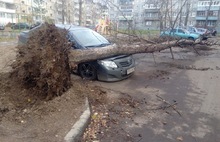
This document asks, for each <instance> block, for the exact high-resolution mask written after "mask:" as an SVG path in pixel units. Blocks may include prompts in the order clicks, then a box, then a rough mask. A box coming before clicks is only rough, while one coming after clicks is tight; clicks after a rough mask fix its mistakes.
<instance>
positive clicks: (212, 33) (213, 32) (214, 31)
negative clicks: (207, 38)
mask: <svg viewBox="0 0 220 142" xmlns="http://www.w3.org/2000/svg"><path fill="white" fill-rule="evenodd" d="M209 31H210V34H211V35H212V36H216V35H217V31H216V30H215V29H209Z"/></svg>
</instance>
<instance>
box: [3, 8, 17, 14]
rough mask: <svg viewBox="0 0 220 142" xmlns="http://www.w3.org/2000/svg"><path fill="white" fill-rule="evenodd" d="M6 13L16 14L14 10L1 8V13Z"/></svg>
mask: <svg viewBox="0 0 220 142" xmlns="http://www.w3.org/2000/svg"><path fill="white" fill-rule="evenodd" d="M1 11H2V12H5V13H15V10H14V9H6V8H0V12H1Z"/></svg>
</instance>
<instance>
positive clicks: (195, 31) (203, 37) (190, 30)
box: [186, 27, 211, 40]
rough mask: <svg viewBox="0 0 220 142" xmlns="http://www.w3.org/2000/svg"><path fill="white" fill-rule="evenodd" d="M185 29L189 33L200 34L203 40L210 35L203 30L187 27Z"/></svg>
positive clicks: (206, 30)
mask: <svg viewBox="0 0 220 142" xmlns="http://www.w3.org/2000/svg"><path fill="white" fill-rule="evenodd" d="M186 29H187V30H188V31H189V32H191V33H197V34H200V35H201V36H202V39H203V40H205V39H207V38H208V37H209V36H210V35H211V34H210V31H209V30H208V29H205V28H196V27H187V28H186Z"/></svg>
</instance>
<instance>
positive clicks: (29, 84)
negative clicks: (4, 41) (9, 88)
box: [11, 23, 71, 99]
mask: <svg viewBox="0 0 220 142" xmlns="http://www.w3.org/2000/svg"><path fill="white" fill-rule="evenodd" d="M66 33H67V31H66V30H63V29H58V28H57V27H56V26H55V25H52V24H47V23H45V24H44V25H42V26H41V27H40V28H38V29H36V30H35V31H34V32H32V33H31V34H30V37H29V39H28V41H27V44H25V45H22V46H17V49H18V54H17V59H16V62H14V64H13V69H14V71H13V72H12V75H11V77H12V78H13V79H14V80H16V81H21V84H23V85H24V86H25V87H26V88H28V89H31V90H32V93H34V94H38V95H40V96H42V97H44V98H46V99H51V98H53V97H54V96H60V95H61V94H62V93H63V92H65V91H66V90H67V89H68V88H70V86H71V81H70V74H71V72H70V66H69V58H68V54H69V49H70V48H71V46H70V44H68V40H67V39H66Z"/></svg>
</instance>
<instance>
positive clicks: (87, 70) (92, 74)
mask: <svg viewBox="0 0 220 142" xmlns="http://www.w3.org/2000/svg"><path fill="white" fill-rule="evenodd" d="M78 72H79V74H80V76H81V77H82V78H83V79H86V80H95V79H96V78H97V70H96V68H95V67H94V66H93V65H92V64H90V63H83V64H80V65H79V67H78Z"/></svg>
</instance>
